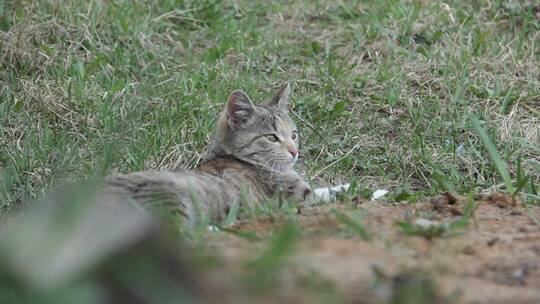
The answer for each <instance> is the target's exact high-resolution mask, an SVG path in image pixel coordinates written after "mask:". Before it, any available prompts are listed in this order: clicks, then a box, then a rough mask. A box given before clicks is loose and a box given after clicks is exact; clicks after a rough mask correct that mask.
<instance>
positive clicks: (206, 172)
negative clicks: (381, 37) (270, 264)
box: [106, 85, 311, 222]
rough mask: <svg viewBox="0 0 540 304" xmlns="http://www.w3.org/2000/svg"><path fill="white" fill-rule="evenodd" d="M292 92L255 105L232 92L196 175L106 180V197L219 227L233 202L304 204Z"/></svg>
mask: <svg viewBox="0 0 540 304" xmlns="http://www.w3.org/2000/svg"><path fill="white" fill-rule="evenodd" d="M289 94H290V88H289V86H288V85H287V86H286V87H283V88H282V89H281V90H280V91H279V92H278V94H277V95H276V96H275V97H274V98H272V99H271V100H269V101H267V102H266V103H263V104H261V105H258V106H255V105H253V103H252V102H251V101H250V100H249V97H247V95H246V94H245V93H243V92H241V91H235V92H233V93H231V95H230V96H229V99H228V101H227V106H226V107H225V110H224V111H223V113H222V114H221V116H220V118H219V120H218V122H217V127H216V134H215V137H214V139H213V142H212V144H211V146H210V148H209V150H208V156H207V158H206V160H204V162H203V163H202V164H201V166H200V167H199V168H197V169H195V170H190V171H188V170H185V171H179V172H164V171H155V172H153V171H144V172H136V173H131V174H126V175H117V176H113V177H110V178H108V179H107V182H106V190H107V192H108V193H112V194H115V195H121V196H124V197H129V198H130V199H133V200H135V201H137V202H139V203H141V204H142V205H151V204H157V205H159V206H165V207H166V208H167V209H168V210H170V211H171V212H178V213H179V214H181V215H182V216H183V217H185V218H187V219H189V220H196V219H198V218H200V216H201V214H199V213H200V212H204V216H206V217H208V218H210V219H212V220H213V221H214V222H217V221H219V220H221V219H223V218H224V217H225V216H226V215H227V213H228V211H229V209H230V207H231V206H232V205H233V204H234V203H235V202H240V201H241V196H242V195H244V196H246V197H245V201H247V202H254V201H262V200H264V199H265V198H268V197H275V196H277V195H281V196H283V197H284V198H288V199H293V200H296V201H303V200H304V199H305V198H306V196H307V195H308V194H309V193H310V192H311V190H310V187H309V185H308V184H307V183H306V182H305V181H304V179H303V178H302V177H301V176H300V175H299V174H298V173H297V172H296V171H295V170H294V168H293V164H294V162H295V161H296V159H297V158H298V135H297V131H296V127H295V126H294V124H293V122H292V120H291V118H290V117H289V115H288V100H289Z"/></svg>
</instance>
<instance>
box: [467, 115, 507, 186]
mask: <svg viewBox="0 0 540 304" xmlns="http://www.w3.org/2000/svg"><path fill="white" fill-rule="evenodd" d="M471 122H472V123H473V127H474V129H475V130H476V132H477V133H478V135H479V136H480V140H481V141H482V144H483V145H484V147H485V148H486V150H487V151H488V153H489V156H490V157H491V160H492V161H493V163H494V164H495V168H496V169H497V172H498V173H499V175H500V177H501V178H502V179H503V181H504V183H505V185H506V190H507V191H508V192H509V193H514V186H513V185H512V178H511V177H510V173H508V170H507V169H506V168H507V165H506V162H505V161H504V160H503V159H502V157H501V155H500V154H499V151H497V148H496V147H495V144H494V143H493V142H492V141H491V139H490V138H489V136H488V135H487V133H486V131H485V130H484V128H482V126H481V125H480V122H479V121H478V118H477V117H476V116H474V115H471Z"/></svg>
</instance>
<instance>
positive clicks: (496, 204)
mask: <svg viewBox="0 0 540 304" xmlns="http://www.w3.org/2000/svg"><path fill="white" fill-rule="evenodd" d="M494 197H495V198H494ZM503 197H504V196H503ZM478 198H479V200H478V201H476V203H475V205H474V206H475V211H474V216H472V217H471V223H470V224H469V225H468V226H467V227H466V228H465V229H462V230H459V232H458V233H455V234H443V235H441V236H440V237H432V238H426V237H424V236H422V235H421V234H420V235H407V234H405V233H404V232H403V231H402V230H401V229H399V227H398V226H397V225H396V221H401V220H407V221H414V219H416V218H429V220H430V221H436V222H438V223H443V222H451V221H458V220H459V219H460V218H463V216H464V214H465V213H466V212H468V211H467V210H466V208H467V200H466V199H465V198H464V197H457V196H454V195H451V194H449V193H445V194H442V195H441V196H438V197H435V198H432V199H431V200H427V201H424V202H419V203H416V204H387V203H378V202H362V203H361V204H353V203H350V202H349V203H335V204H330V205H325V206H317V207H310V208H306V209H303V210H302V212H301V214H298V215H296V216H294V221H295V222H296V223H297V224H298V225H299V227H300V231H301V232H300V236H299V237H298V238H297V239H296V240H295V241H294V243H295V246H294V250H293V251H292V252H291V253H290V254H288V255H287V257H286V259H285V260H286V262H284V263H283V264H281V265H280V267H279V269H276V272H275V274H274V279H273V281H272V282H273V283H272V284H270V285H268V286H267V287H266V288H263V292H262V293H255V295H254V296H253V297H255V298H257V299H259V300H260V299H261V298H262V299H264V300H266V301H269V302H273V301H280V302H304V303H311V302H312V301H317V300H320V299H321V297H322V298H323V299H328V298H327V297H325V296H328V295H329V294H331V295H333V296H335V297H336V298H337V299H339V300H341V301H343V302H348V303H365V302H372V301H392V300H396V299H398V300H399V299H400V298H399V297H405V299H410V295H407V292H410V290H417V291H418V294H413V298H414V297H415V298H414V299H419V300H418V302H416V303H422V302H423V303H432V302H458V303H461V302H463V303H507V302H510V301H512V302H515V303H538V301H540V227H539V226H536V225H535V224H534V222H533V221H532V220H531V217H536V218H540V208H537V207H529V208H528V209H525V208H523V207H520V205H515V204H514V203H513V202H512V201H511V200H509V201H508V200H507V198H506V197H504V199H502V198H501V197H500V196H487V197H478ZM353 205H354V206H353ZM501 206H504V207H501ZM336 212H338V213H341V214H343V215H346V216H348V217H350V218H351V219H355V220H357V221H358V222H361V223H362V225H363V226H364V228H365V229H366V231H367V232H368V233H369V236H370V238H369V240H365V239H363V238H362V237H360V236H359V235H357V234H354V233H351V232H350V231H348V230H347V227H346V225H344V223H343V222H340V221H339V220H338V219H337V218H336V216H335V214H336ZM290 220H291V219H290V218H289V217H287V216H281V217H271V218H270V217H268V218H261V219H257V220H250V221H245V222H242V223H240V224H238V225H237V226H236V227H233V228H234V229H236V230H237V231H241V232H250V233H254V234H256V235H258V236H259V237H261V238H267V237H271V236H272V235H274V234H276V233H277V232H278V231H279V230H280V228H281V227H282V226H283V225H285V224H286V223H287V222H289V221H290ZM207 242H208V244H209V246H211V247H212V248H213V251H214V252H215V253H216V254H218V255H219V256H220V258H221V259H222V261H223V263H222V266H221V267H219V268H218V269H215V270H213V271H210V272H208V273H207V274H208V278H209V280H210V281H212V280H213V278H216V277H221V278H222V279H221V280H220V282H223V281H227V280H226V279H223V278H227V277H230V275H231V274H238V275H240V276H242V275H243V274H244V273H246V272H247V271H246V266H245V263H243V262H240V261H246V260H247V261H249V260H250V259H251V260H252V259H254V258H255V257H256V256H257V255H258V254H260V252H262V251H263V250H264V248H265V246H266V244H264V243H263V242H260V241H255V240H248V239H246V238H243V237H240V236H236V235H232V234H230V233H222V232H218V233H216V234H213V235H211V236H209V237H208V238H207ZM307 277H311V278H314V277H316V278H317V280H318V281H319V282H318V283H317V284H315V283H313V282H311V283H309V284H308V283H306V282H305V281H306V278H307ZM321 282H324V283H321ZM430 284H432V285H430ZM231 285H233V284H231ZM314 286H315V287H314ZM321 286H325V287H324V288H323V287H321ZM402 286H407V288H405V289H400V288H401V287H402ZM415 286H417V287H418V286H420V287H418V288H416V287H415ZM224 290H226V292H225V293H224V294H229V295H230V297H231V299H234V301H243V300H245V301H249V300H253V298H252V297H251V296H246V295H245V294H244V293H243V292H242V293H241V292H239V290H238V289H237V288H232V287H231V288H229V287H226V288H224ZM231 290H232V291H231ZM235 290H236V292H235ZM400 290H401V291H400ZM403 290H405V291H404V292H405V294H402V291H403ZM239 294H242V296H241V297H240V298H239V296H238V295H239ZM261 294H262V295H263V296H261ZM396 297H397V298H396ZM407 297H409V298H407ZM248 298H249V299H248Z"/></svg>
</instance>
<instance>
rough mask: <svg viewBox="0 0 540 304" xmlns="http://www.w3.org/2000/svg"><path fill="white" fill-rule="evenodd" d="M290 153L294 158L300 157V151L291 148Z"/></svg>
mask: <svg viewBox="0 0 540 304" xmlns="http://www.w3.org/2000/svg"><path fill="white" fill-rule="evenodd" d="M289 153H291V155H292V157H293V158H296V157H297V156H298V149H295V148H289Z"/></svg>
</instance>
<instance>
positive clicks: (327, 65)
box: [0, 0, 540, 215]
mask: <svg viewBox="0 0 540 304" xmlns="http://www.w3.org/2000/svg"><path fill="white" fill-rule="evenodd" d="M0 13H1V14H2V15H3V17H2V18H1V20H2V21H1V22H0V29H1V30H2V32H1V34H0V41H1V43H0V48H1V54H2V55H1V56H0V67H1V68H0V82H1V87H2V89H1V90H0V126H1V127H0V168H1V181H2V187H1V191H0V193H1V202H2V203H1V213H2V214H3V215H8V214H9V213H10V212H11V211H12V210H15V209H17V208H18V207H19V206H21V205H22V204H23V203H24V202H27V201H29V200H32V199H36V198H40V197H42V195H43V194H44V193H45V192H46V191H48V190H49V189H51V188H53V187H54V186H55V185H57V184H58V183H61V182H62V181H65V180H77V179H81V178H86V177H88V176H95V175H98V176H102V175H106V174H109V173H111V172H116V171H134V170H144V169H150V168H160V169H179V168H191V167H194V166H196V165H197V163H198V161H199V160H200V155H201V153H202V152H203V150H204V146H205V145H206V144H207V143H208V142H209V139H210V137H211V133H212V129H213V122H214V118H215V117H216V113H218V112H219V110H220V108H221V106H222V104H223V102H224V100H225V98H226V96H227V95H228V93H229V92H230V91H231V90H233V89H236V88H241V89H243V90H245V91H247V92H248V93H249V94H250V95H251V96H252V97H253V98H254V99H256V100H260V99H263V98H265V97H267V96H268V95H269V94H271V93H272V91H273V90H275V88H277V87H278V86H279V85H281V84H283V83H284V82H291V83H292V85H293V88H294V93H293V101H294V105H293V108H294V111H295V113H296V114H297V115H298V116H299V117H300V118H301V119H297V122H298V124H299V127H300V128H301V132H302V147H301V151H302V155H303V157H304V158H303V163H302V165H301V166H302V168H303V171H305V172H306V173H307V175H308V176H309V175H310V174H311V175H313V174H315V173H318V172H319V171H320V169H323V168H324V171H322V172H320V173H319V174H318V176H317V177H316V179H315V182H316V183H318V184H333V183H337V182H339V181H347V180H350V179H351V178H357V179H358V182H359V184H361V185H366V186H367V187H371V188H376V187H387V188H399V189H407V190H410V191H422V192H425V193H434V192H436V191H439V190H441V189H442V188H446V187H452V188H454V189H456V190H457V191H460V192H465V191H469V190H472V189H474V188H475V187H480V188H489V187H492V186H493V185H496V184H498V183H499V181H500V179H499V177H498V174H497V171H496V167H494V166H493V165H492V163H491V162H490V161H489V159H488V157H487V154H486V152H485V151H484V150H483V148H482V142H481V138H480V137H479V136H478V134H477V133H476V132H475V130H474V129H473V128H472V126H471V125H470V123H469V121H468V119H467V117H468V115H469V113H471V112H472V113H476V115H477V116H478V117H479V120H480V121H482V122H483V123H482V124H483V127H484V128H485V129H486V132H487V134H489V135H490V136H491V138H492V139H493V140H494V142H495V143H496V146H497V148H498V150H499V151H500V154H501V158H502V159H504V160H505V161H506V163H507V164H509V167H508V171H509V175H510V176H511V177H512V178H514V177H515V176H516V174H517V173H516V165H514V164H516V162H517V158H518V156H519V155H521V159H522V166H523V170H525V172H526V174H528V175H530V176H531V182H533V183H534V184H535V185H538V181H539V178H540V177H539V176H540V175H539V173H538V170H537V169H538V166H539V159H540V150H539V149H538V142H539V136H540V135H539V134H538V98H539V96H540V89H539V88H540V85H539V80H538V79H539V75H540V69H539V66H540V64H539V55H540V54H539V51H538V50H539V48H538V43H539V39H540V38H539V35H538V32H539V31H538V30H539V29H540V25H539V22H538V18H537V16H536V14H538V6H537V5H536V4H535V2H534V1H522V2H520V3H514V2H511V3H506V2H501V1H488V0H484V1H479V2H477V3H476V4H469V3H468V2H465V1H453V2H451V3H448V6H445V5H444V4H443V3H440V2H429V3H427V2H426V3H424V2H418V1H397V0H392V1H385V2H380V3H379V2H354V1H338V2H332V1H324V0H318V1H312V2H310V3H309V4H303V3H290V4H285V3H281V2H265V1H159V2H155V3H154V2H152V3H145V2H135V3H132V2H129V1H116V2H114V3H112V4H107V3H106V2H101V1H88V2H86V1H70V2H67V3H65V4H62V5H59V3H58V2H55V1H50V2H36V3H34V2H28V1H4V2H2V3H1V4H0ZM350 151H352V152H350ZM329 164H332V165H331V166H328V165H329ZM440 176H443V177H444V179H445V182H446V186H441V185H440V183H439V182H437V179H438V177H440Z"/></svg>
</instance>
